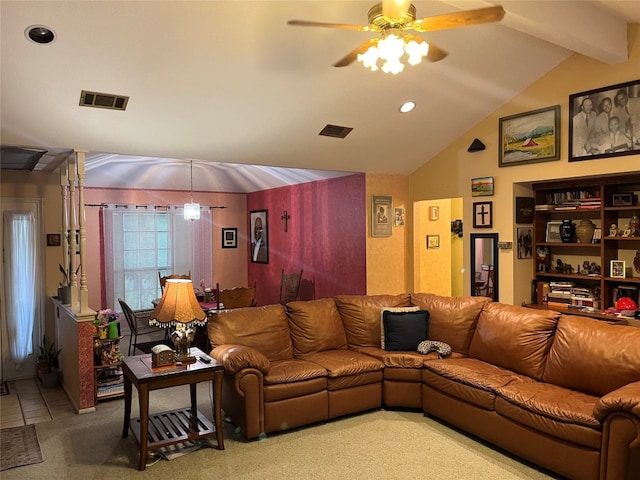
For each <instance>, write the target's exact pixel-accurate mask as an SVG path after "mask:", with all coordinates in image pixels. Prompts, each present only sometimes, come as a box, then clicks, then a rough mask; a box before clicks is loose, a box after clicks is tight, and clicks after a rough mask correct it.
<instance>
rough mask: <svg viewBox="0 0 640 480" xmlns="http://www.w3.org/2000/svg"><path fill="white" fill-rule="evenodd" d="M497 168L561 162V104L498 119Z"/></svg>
mask: <svg viewBox="0 0 640 480" xmlns="http://www.w3.org/2000/svg"><path fill="white" fill-rule="evenodd" d="M499 122H500V124H499V127H500V128H499V131H500V133H499V135H500V138H499V140H500V145H501V148H500V151H499V158H498V166H499V167H510V166H512V165H525V164H528V163H537V162H548V161H550V160H560V105H555V106H553V107H546V108H541V109H539V110H532V111H530V112H525V113H518V114H516V115H511V116H509V117H503V118H501V119H500V120H499Z"/></svg>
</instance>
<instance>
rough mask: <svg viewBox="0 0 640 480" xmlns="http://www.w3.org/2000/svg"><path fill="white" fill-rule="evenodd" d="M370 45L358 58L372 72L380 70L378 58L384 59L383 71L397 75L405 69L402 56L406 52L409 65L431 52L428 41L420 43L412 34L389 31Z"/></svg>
mask: <svg viewBox="0 0 640 480" xmlns="http://www.w3.org/2000/svg"><path fill="white" fill-rule="evenodd" d="M376 43H377V44H376V45H372V46H370V47H369V48H368V49H367V51H366V52H365V53H363V54H360V53H359V54H358V56H357V59H358V61H359V62H361V63H362V65H364V66H365V67H366V68H369V69H370V70H371V71H372V72H375V71H376V70H378V60H383V64H382V71H383V72H385V73H391V74H393V75H396V74H398V73H400V72H402V71H403V70H404V64H403V63H402V61H401V58H402V57H403V55H404V54H405V53H406V54H407V63H408V64H409V65H418V64H419V63H420V62H422V59H423V58H424V57H426V56H427V54H428V53H429V44H428V43H427V42H424V41H423V42H420V43H418V42H417V41H416V40H415V39H414V38H412V36H409V35H408V36H400V35H396V34H395V33H389V34H387V35H386V36H385V37H383V38H381V39H380V40H378V41H377V42H376Z"/></svg>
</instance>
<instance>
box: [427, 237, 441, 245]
mask: <svg viewBox="0 0 640 480" xmlns="http://www.w3.org/2000/svg"><path fill="white" fill-rule="evenodd" d="M427 248H440V235H427Z"/></svg>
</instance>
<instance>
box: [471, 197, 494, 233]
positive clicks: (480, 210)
mask: <svg viewBox="0 0 640 480" xmlns="http://www.w3.org/2000/svg"><path fill="white" fill-rule="evenodd" d="M492 226H493V202H475V203H474V204H473V228H491V227H492Z"/></svg>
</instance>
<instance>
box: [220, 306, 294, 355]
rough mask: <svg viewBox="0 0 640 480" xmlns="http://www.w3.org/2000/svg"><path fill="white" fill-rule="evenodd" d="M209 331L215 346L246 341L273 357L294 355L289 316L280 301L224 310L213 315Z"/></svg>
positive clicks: (250, 345) (248, 344)
mask: <svg viewBox="0 0 640 480" xmlns="http://www.w3.org/2000/svg"><path fill="white" fill-rule="evenodd" d="M207 332H208V335H209V341H211V346H212V348H215V347H216V346H218V345H226V344H232V345H246V346H248V347H253V348H255V349H256V350H258V351H259V352H261V353H262V354H263V355H264V356H265V357H267V358H268V359H269V360H270V361H273V360H286V359H290V358H293V345H292V343H291V332H290V331H289V320H288V319H287V315H286V313H285V309H284V307H283V306H282V305H280V304H277V305H267V306H264V307H249V308H238V309H235V310H220V311H218V312H216V313H215V314H213V315H212V316H210V317H209V321H208V322H207Z"/></svg>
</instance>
